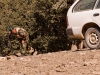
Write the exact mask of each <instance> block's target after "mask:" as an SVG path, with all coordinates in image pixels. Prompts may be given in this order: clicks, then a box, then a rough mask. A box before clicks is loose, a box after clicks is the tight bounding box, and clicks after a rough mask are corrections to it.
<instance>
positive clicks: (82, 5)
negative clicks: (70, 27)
mask: <svg viewBox="0 0 100 75" xmlns="http://www.w3.org/2000/svg"><path fill="white" fill-rule="evenodd" d="M95 2H96V0H80V1H79V2H78V3H77V5H76V6H75V7H74V9H73V11H75V12H77V11H84V10H92V9H93V8H94V5H95Z"/></svg>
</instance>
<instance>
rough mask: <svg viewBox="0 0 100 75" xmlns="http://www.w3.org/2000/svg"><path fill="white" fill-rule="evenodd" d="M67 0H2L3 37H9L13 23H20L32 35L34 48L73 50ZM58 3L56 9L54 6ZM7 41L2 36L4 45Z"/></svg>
mask: <svg viewBox="0 0 100 75" xmlns="http://www.w3.org/2000/svg"><path fill="white" fill-rule="evenodd" d="M65 2H66V3H67V0H62V1H61V2H59V0H1V1H0V19H1V21H0V33H1V35H0V37H1V38H3V37H5V35H6V33H7V32H8V28H9V26H13V27H15V26H19V27H22V28H24V29H26V30H27V31H28V33H29V34H30V43H31V45H32V47H33V48H34V49H36V50H38V51H39V52H42V53H44V52H49V51H50V52H51V51H57V50H66V49H69V46H68V43H69V39H68V37H67V35H66V31H65V30H66V28H67V25H66V13H67V10H68V5H66V6H61V5H63V3H65ZM57 3H59V4H58V6H57V7H56V8H57V9H55V8H54V7H53V6H54V5H55V4H57ZM2 43H3V40H2V39H0V46H1V45H2Z"/></svg>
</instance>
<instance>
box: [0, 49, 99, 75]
mask: <svg viewBox="0 0 100 75" xmlns="http://www.w3.org/2000/svg"><path fill="white" fill-rule="evenodd" d="M0 75H100V50H88V49H84V50H79V51H77V50H69V51H61V52H55V53H47V54H39V55H36V53H35V54H33V55H32V56H22V57H16V56H7V57H0Z"/></svg>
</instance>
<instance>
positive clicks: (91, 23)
mask: <svg viewBox="0 0 100 75" xmlns="http://www.w3.org/2000/svg"><path fill="white" fill-rule="evenodd" d="M90 27H95V28H99V29H100V27H99V26H98V25H97V24H96V23H93V22H90V23H87V24H85V25H84V26H83V28H82V34H83V36H84V35H85V32H86V31H87V29H88V28H90Z"/></svg>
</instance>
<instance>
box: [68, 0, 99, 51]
mask: <svg viewBox="0 0 100 75" xmlns="http://www.w3.org/2000/svg"><path fill="white" fill-rule="evenodd" d="M66 19H67V26H68V27H67V29H66V33H67V35H68V37H69V38H76V39H80V40H82V39H85V42H86V44H87V46H88V47H89V48H91V49H96V48H100V0H76V1H75V2H74V3H73V4H72V6H71V7H70V8H69V10H68V13H67V17H66Z"/></svg>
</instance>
